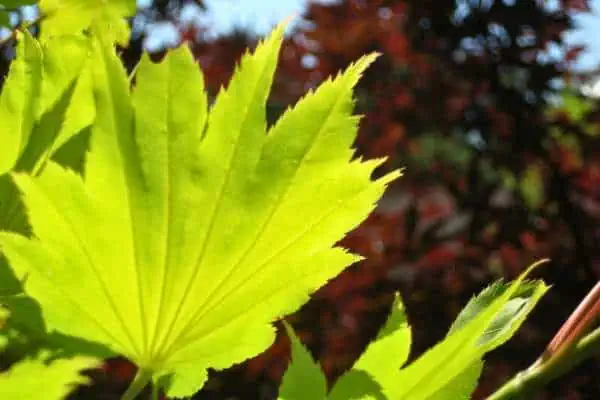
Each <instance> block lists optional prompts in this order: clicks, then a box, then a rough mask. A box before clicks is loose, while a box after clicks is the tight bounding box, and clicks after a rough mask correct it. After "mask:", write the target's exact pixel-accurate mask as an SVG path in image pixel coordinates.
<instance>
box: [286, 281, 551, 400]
mask: <svg viewBox="0 0 600 400" xmlns="http://www.w3.org/2000/svg"><path fill="white" fill-rule="evenodd" d="M526 274H527V273H525V274H523V276H521V277H520V278H519V279H518V280H516V281H515V282H514V283H512V284H510V285H505V284H502V283H500V282H499V283H495V284H493V285H491V286H490V287H488V288H487V289H486V290H484V291H483V292H481V293H480V294H479V295H478V296H476V297H474V298H473V299H472V300H471V301H470V302H469V303H468V304H467V306H466V307H465V308H464V309H463V311H462V312H461V313H460V314H459V316H458V318H457V319H456V321H455V322H454V324H453V325H452V327H451V329H450V331H449V333H448V336H447V337H446V339H445V340H444V341H442V342H440V343H439V344H438V345H436V346H435V347H434V348H432V349H431V350H429V351H428V352H427V353H425V355H423V356H422V357H421V358H419V359H418V360H416V361H415V362H414V363H412V364H410V365H408V366H405V367H404V368H403V369H401V367H402V366H403V364H404V363H405V362H406V360H407V359H408V356H409V352H410V344H411V333H410V327H409V326H408V323H407V322H406V315H405V314H404V309H403V306H402V303H401V301H400V297H399V296H397V297H396V300H395V302H394V305H393V307H392V311H391V313H390V316H389V317H388V320H387V322H386V324H385V325H384V327H383V328H382V329H381V331H380V332H379V334H378V336H377V338H376V340H374V341H373V342H372V343H370V344H369V346H368V347H367V348H366V350H365V352H364V353H363V354H362V355H361V357H360V358H359V359H358V361H357V362H356V363H355V364H354V365H353V366H352V368H351V369H350V370H349V371H348V372H346V373H345V374H344V375H342V376H341V377H340V378H339V379H338V381H337V382H336V383H335V385H334V386H333V389H332V390H331V392H330V393H329V395H327V397H326V398H328V399H330V400H343V399H357V400H358V399H360V400H384V399H411V400H421V399H435V400H460V399H469V398H470V396H471V393H472V392H473V390H474V389H475V387H476V386H477V381H478V379H479V376H480V374H481V371H482V369H483V361H482V357H483V355H484V354H485V353H486V352H488V351H490V350H492V349H494V348H496V347H497V346H499V345H501V344H502V343H504V342H505V341H506V340H508V339H509V338H510V337H511V336H512V335H513V334H514V332H515V331H516V330H517V329H518V327H519V326H520V325H521V324H522V322H523V321H524V319H525V317H526V316H527V315H528V314H529V313H530V312H531V310H532V309H533V307H534V306H535V304H536V303H537V302H538V301H539V299H540V298H541V296H542V295H543V294H544V293H545V292H546V291H547V289H548V287H547V286H545V285H544V284H543V283H542V282H537V281H531V282H523V279H524V277H525V276H526ZM288 331H289V334H290V336H291V341H292V361H291V364H290V366H289V367H288V371H287V372H286V375H285V376H284V380H283V384H282V388H281V390H282V393H283V394H284V395H282V394H280V398H281V399H285V400H302V399H304V397H303V396H302V390H301V388H302V387H304V386H306V385H311V384H312V385H313V386H314V381H315V378H314V375H315V371H319V372H320V370H319V369H318V368H319V367H318V366H315V365H314V364H311V362H309V360H311V359H310V354H308V352H307V351H306V350H305V349H304V350H303V349H302V347H301V344H300V343H299V342H298V340H297V338H295V336H293V332H292V331H291V330H288ZM294 354H297V356H296V357H294ZM307 377H309V378H311V379H307ZM321 397H323V396H321ZM321 397H319V398H321ZM315 398H316V397H315ZM323 398H325V397H323Z"/></svg>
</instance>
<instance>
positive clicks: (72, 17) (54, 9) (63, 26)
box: [40, 0, 136, 45]
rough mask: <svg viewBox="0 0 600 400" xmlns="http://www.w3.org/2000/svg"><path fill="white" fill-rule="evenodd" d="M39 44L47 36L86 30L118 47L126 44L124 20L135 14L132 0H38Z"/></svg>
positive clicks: (126, 31)
mask: <svg viewBox="0 0 600 400" xmlns="http://www.w3.org/2000/svg"><path fill="white" fill-rule="evenodd" d="M40 10H41V12H42V13H43V14H44V16H45V18H44V20H43V22H42V30H41V37H42V40H43V41H46V39H48V38H50V37H56V36H64V35H72V34H76V33H81V32H83V31H85V30H88V29H90V28H92V29H95V30H96V32H99V33H101V34H102V35H106V37H110V38H111V39H113V40H115V41H116V42H118V43H119V44H122V45H126V44H127V42H128V41H129V34H130V32H129V26H128V25H127V21H125V19H124V18H125V17H130V16H133V15H134V14H135V11H136V1H135V0H110V1H106V0H40Z"/></svg>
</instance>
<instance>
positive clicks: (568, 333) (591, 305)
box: [488, 282, 600, 400]
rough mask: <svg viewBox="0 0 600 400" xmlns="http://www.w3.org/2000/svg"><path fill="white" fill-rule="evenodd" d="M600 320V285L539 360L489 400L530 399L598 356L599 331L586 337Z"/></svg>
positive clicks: (581, 305) (599, 284) (571, 317)
mask: <svg viewBox="0 0 600 400" xmlns="http://www.w3.org/2000/svg"><path fill="white" fill-rule="evenodd" d="M599 317H600V282H598V283H597V284H596V286H594V288H593V289H592V290H591V291H590V292H589V293H588V295H587V296H586V297H585V299H583V301H582V302H581V303H580V304H579V306H578V307H577V308H576V309H575V311H573V313H572V314H571V316H570V317H569V319H568V320H567V322H565V323H564V324H563V326H562V327H561V329H560V330H559V331H558V333H557V334H556V335H555V336H554V338H553V339H552V341H551V342H550V344H549V345H548V347H546V350H545V351H544V353H543V354H542V356H541V357H540V358H539V359H538V360H537V361H536V362H535V363H534V364H533V365H532V366H531V367H529V368H528V369H527V370H525V371H523V372H520V373H519V374H517V375H516V376H515V377H514V378H512V379H511V380H510V381H508V382H507V383H506V384H505V385H504V386H502V387H501V388H500V389H499V390H498V391H496V392H495V393H494V394H492V395H491V396H490V397H488V400H505V399H518V398H530V395H531V394H532V393H533V392H535V391H536V390H537V389H539V388H540V387H541V386H543V385H545V384H547V383H548V382H550V381H551V380H553V379H555V378H557V377H559V376H561V375H563V374H564V373H566V372H567V371H569V370H570V369H572V368H573V367H575V366H576V365H577V364H579V363H580V362H582V361H583V360H585V359H586V358H589V357H592V356H593V355H595V354H599V353H600V327H599V328H596V330H594V331H593V332H592V333H590V334H588V335H587V336H585V337H583V338H582V336H583V335H584V334H585V333H586V332H587V331H589V330H590V329H591V328H592V327H593V325H594V324H595V323H596V322H597V321H598V318H599Z"/></svg>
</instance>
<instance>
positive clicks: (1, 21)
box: [0, 9, 11, 29]
mask: <svg viewBox="0 0 600 400" xmlns="http://www.w3.org/2000/svg"><path fill="white" fill-rule="evenodd" d="M0 27H4V28H9V29H10V28H11V23H10V13H9V12H8V11H4V10H2V9H0Z"/></svg>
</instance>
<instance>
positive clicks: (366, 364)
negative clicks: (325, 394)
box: [330, 294, 411, 400]
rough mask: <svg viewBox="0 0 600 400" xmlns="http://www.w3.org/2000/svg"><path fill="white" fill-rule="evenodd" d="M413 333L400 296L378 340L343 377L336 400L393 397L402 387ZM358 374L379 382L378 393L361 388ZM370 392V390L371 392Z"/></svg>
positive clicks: (340, 379) (335, 389)
mask: <svg viewBox="0 0 600 400" xmlns="http://www.w3.org/2000/svg"><path fill="white" fill-rule="evenodd" d="M410 345H411V332H410V326H409V325H408V322H407V320H406V313H405V312H404V306H403V304H402V299H401V298H400V295H399V294H396V298H395V300H394V303H393V304H392V309H391V311H390V315H389V317H388V319H387V321H386V323H385V325H384V326H383V327H382V328H381V330H380V331H379V334H378V335H377V338H376V339H375V340H373V341H372V342H371V343H370V344H369V345H368V346H367V348H366V349H365V351H364V352H363V354H362V355H361V356H360V358H359V359H358V360H357V361H356V363H355V364H354V365H353V366H352V369H351V370H350V371H348V372H346V373H345V374H344V375H342V376H341V377H340V378H339V379H338V381H337V382H336V384H335V386H334V387H333V389H332V391H331V395H330V399H332V400H334V399H335V400H342V399H344V398H349V397H348V396H350V395H352V396H357V394H360V395H361V397H356V398H361V399H365V400H366V399H387V398H393V397H391V396H393V390H392V388H393V387H395V386H396V385H398V375H399V374H400V368H401V367H402V365H404V363H405V362H406V360H407V359H408V356H409V354H410ZM357 372H362V373H364V374H365V375H366V376H369V377H371V378H372V380H373V381H374V382H376V383H377V386H378V387H377V390H373V389H374V387H373V385H372V383H369V382H368V381H365V380H362V381H363V382H367V383H369V386H370V387H366V388H361V387H360V386H359V385H357V383H358V382H359V380H358V379H356V378H357V376H358V374H357ZM369 389H370V390H369Z"/></svg>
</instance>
